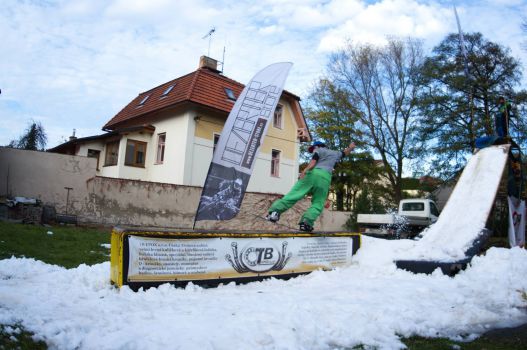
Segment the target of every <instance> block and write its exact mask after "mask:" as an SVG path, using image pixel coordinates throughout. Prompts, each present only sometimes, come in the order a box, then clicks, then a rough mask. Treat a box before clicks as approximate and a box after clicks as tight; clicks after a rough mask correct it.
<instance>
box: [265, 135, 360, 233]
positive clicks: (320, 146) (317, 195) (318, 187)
mask: <svg viewBox="0 0 527 350" xmlns="http://www.w3.org/2000/svg"><path fill="white" fill-rule="evenodd" d="M354 148H355V143H353V142H352V143H350V144H349V146H348V147H347V148H345V149H344V150H343V151H334V150H330V149H328V148H326V145H325V144H324V143H323V142H320V141H316V142H314V143H313V144H312V145H311V146H309V149H308V152H309V153H313V157H312V158H311V161H310V162H309V164H308V166H307V167H306V168H305V169H304V171H302V173H300V176H299V177H298V181H297V182H296V184H295V185H294V186H293V188H292V189H291V190H290V191H289V193H287V194H286V195H285V196H284V197H282V198H280V199H278V200H276V201H275V202H274V203H273V204H272V205H271V207H270V208H269V211H268V212H269V213H268V214H267V216H266V219H267V220H269V221H271V222H277V221H278V220H279V219H280V214H282V213H283V212H285V211H286V210H288V209H289V208H291V207H292V206H293V205H295V203H296V202H298V201H299V200H301V199H302V198H304V197H305V196H306V195H308V194H311V196H312V197H311V206H310V207H309V208H308V209H307V210H306V212H305V213H304V215H302V218H301V219H300V222H299V225H300V230H301V231H307V232H311V231H313V225H314V223H315V221H316V219H317V218H318V217H319V216H320V214H321V213H322V209H323V208H324V203H325V201H326V198H327V196H328V193H329V186H330V185H331V174H332V173H333V168H334V167H335V164H336V163H337V162H338V161H340V160H341V159H342V157H344V156H347V155H348V154H350V153H351V151H353V149H354Z"/></svg>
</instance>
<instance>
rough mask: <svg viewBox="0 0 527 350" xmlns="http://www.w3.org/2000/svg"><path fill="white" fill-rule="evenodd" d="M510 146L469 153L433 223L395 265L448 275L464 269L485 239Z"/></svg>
mask: <svg viewBox="0 0 527 350" xmlns="http://www.w3.org/2000/svg"><path fill="white" fill-rule="evenodd" d="M509 149H510V145H497V146H491V147H487V148H484V149H482V150H480V151H479V152H478V153H476V154H475V155H473V156H472V157H471V158H470V160H469V162H468V163H467V165H466V166H465V169H464V170H463V173H462V174H461V177H460V178H459V180H458V182H457V184H456V186H455V188H454V190H453V192H452V194H451V195H450V198H449V199H448V202H447V203H446V205H445V207H444V208H443V211H442V212H441V215H440V216H439V219H438V220H437V222H436V223H435V224H434V225H432V226H430V227H429V228H428V229H427V230H426V231H424V232H423V237H422V238H421V239H420V240H419V241H416V242H415V245H414V246H413V247H412V248H411V249H408V250H405V251H401V258H404V260H402V259H401V260H396V264H397V267H399V268H402V269H406V270H410V271H414V272H424V273H429V272H432V271H433V270H435V269H436V268H438V267H440V268H441V269H442V270H443V272H446V273H448V274H451V273H453V272H456V271H454V270H458V269H460V268H464V266H466V264H467V263H468V262H469V261H470V259H471V258H472V256H474V255H475V254H476V253H477V252H478V251H479V248H480V247H481V245H482V244H483V243H484V242H485V240H486V238H488V235H489V234H490V232H489V231H488V230H487V229H485V224H486V222H487V218H488V216H489V214H490V211H491V209H492V206H493V204H494V200H495V198H496V193H497V191H498V188H499V185H500V182H501V178H502V176H503V171H504V170H505V165H506V164H507V159H508V156H509Z"/></svg>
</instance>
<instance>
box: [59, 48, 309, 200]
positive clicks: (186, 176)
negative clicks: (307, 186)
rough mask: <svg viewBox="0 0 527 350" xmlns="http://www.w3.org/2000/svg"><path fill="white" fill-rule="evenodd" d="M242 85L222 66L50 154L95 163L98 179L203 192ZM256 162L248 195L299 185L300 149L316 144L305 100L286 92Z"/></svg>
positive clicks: (143, 100) (206, 62)
mask: <svg viewBox="0 0 527 350" xmlns="http://www.w3.org/2000/svg"><path fill="white" fill-rule="evenodd" d="M243 88H244V85H243V84H241V83H239V82H236V81H234V80H232V79H230V78H228V77H226V76H224V75H223V74H222V73H221V72H220V71H219V70H218V69H217V61H216V60H214V59H211V58H209V57H206V56H202V57H201V58H200V64H199V67H198V69H197V70H196V71H194V72H192V73H189V74H187V75H184V76H182V77H179V78H177V79H174V80H171V81H169V82H166V83H164V84H161V85H159V86H157V87H155V88H153V89H151V90H148V91H145V92H142V93H140V94H139V95H138V96H137V97H136V98H135V99H133V100H132V101H131V102H130V103H129V104H128V105H126V106H125V107H124V108H123V109H122V110H121V111H120V112H119V113H117V114H116V115H115V116H114V117H113V118H112V119H110V120H109V121H108V122H107V123H106V124H105V125H104V127H103V130H104V131H105V133H104V134H101V135H97V136H91V137H84V138H74V137H72V138H70V140H69V141H68V142H66V143H63V144H61V145H59V146H57V147H55V148H53V149H50V150H49V151H50V152H57V153H65V154H72V155H82V156H87V157H94V158H97V175H99V176H104V177H113V178H122V179H136V180H143V181H151V182H160V183H171V184H179V185H187V186H203V184H204V182H205V178H206V175H207V172H208V168H209V165H210V161H211V159H212V154H213V150H214V147H215V145H216V143H217V141H218V139H219V135H220V133H221V131H222V128H223V125H224V123H225V121H226V119H227V116H228V114H229V112H230V111H231V109H232V108H233V106H234V103H235V101H236V98H237V96H239V94H240V93H241V92H242V90H243ZM270 123H271V124H270V125H269V128H268V133H267V135H266V136H265V138H264V140H263V144H262V146H261V148H260V154H259V156H258V158H257V160H256V163H255V167H254V171H253V175H252V177H251V181H250V182H249V185H248V188H247V190H248V191H252V192H268V193H286V192H287V191H288V190H289V189H290V188H291V186H292V185H293V184H294V182H295V181H296V179H297V175H298V167H299V155H300V142H308V141H310V140H311V136H310V134H309V131H308V128H307V124H306V120H305V118H304V115H303V112H302V109H301V107H300V98H299V97H298V96H296V95H294V94H292V93H290V92H288V91H285V90H284V91H283V93H282V96H281V98H280V101H279V104H278V106H277V108H276V110H275V112H274V116H273V120H271V121H270Z"/></svg>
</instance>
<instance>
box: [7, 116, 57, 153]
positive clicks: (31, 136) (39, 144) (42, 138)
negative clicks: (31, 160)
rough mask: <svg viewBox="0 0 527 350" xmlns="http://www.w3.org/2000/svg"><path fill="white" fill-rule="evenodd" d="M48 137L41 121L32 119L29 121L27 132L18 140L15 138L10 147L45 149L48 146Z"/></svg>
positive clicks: (34, 149)
mask: <svg viewBox="0 0 527 350" xmlns="http://www.w3.org/2000/svg"><path fill="white" fill-rule="evenodd" d="M47 141H48V137H47V135H46V132H45V131H44V127H43V126H42V124H41V123H40V122H35V121H32V122H30V123H29V125H28V127H27V128H26V130H25V132H24V133H23V134H22V136H20V138H19V139H18V140H13V141H11V142H10V143H9V145H8V147H12V148H20V149H26V150H32V151H43V150H44V149H45V147H46V143H47Z"/></svg>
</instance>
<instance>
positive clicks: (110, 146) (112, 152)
mask: <svg viewBox="0 0 527 350" xmlns="http://www.w3.org/2000/svg"><path fill="white" fill-rule="evenodd" d="M118 158H119V141H114V142H109V143H107V144H106V156H105V157H104V166H111V165H117V159H118Z"/></svg>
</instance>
